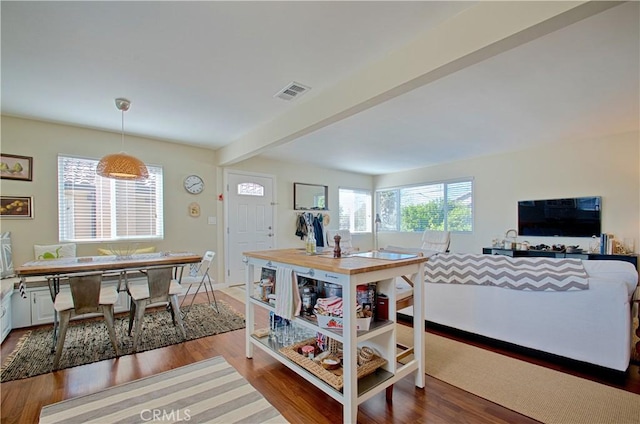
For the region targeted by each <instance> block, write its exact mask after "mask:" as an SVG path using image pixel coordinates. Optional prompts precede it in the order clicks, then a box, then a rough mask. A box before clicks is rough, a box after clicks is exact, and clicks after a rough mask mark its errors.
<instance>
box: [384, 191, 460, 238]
mask: <svg viewBox="0 0 640 424" xmlns="http://www.w3.org/2000/svg"><path fill="white" fill-rule="evenodd" d="M376 205H377V211H378V213H379V214H380V219H381V221H382V222H381V224H380V231H406V232H411V231H424V230H427V229H429V230H445V231H458V232H471V231H473V181H472V180H459V181H451V182H441V183H435V184H424V185H419V186H409V187H401V188H394V189H388V190H379V191H377V192H376Z"/></svg>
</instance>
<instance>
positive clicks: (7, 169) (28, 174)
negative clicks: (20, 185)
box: [0, 153, 33, 181]
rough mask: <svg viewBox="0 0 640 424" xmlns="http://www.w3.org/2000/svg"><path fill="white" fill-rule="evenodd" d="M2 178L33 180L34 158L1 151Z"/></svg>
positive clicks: (0, 171) (0, 176)
mask: <svg viewBox="0 0 640 424" xmlns="http://www.w3.org/2000/svg"><path fill="white" fill-rule="evenodd" d="M0 178H2V179H7V180H22V181H31V180H32V179H33V158H32V157H30V156H18V155H9V154H6V153H0Z"/></svg>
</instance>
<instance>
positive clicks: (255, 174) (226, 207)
mask: <svg viewBox="0 0 640 424" xmlns="http://www.w3.org/2000/svg"><path fill="white" fill-rule="evenodd" d="M230 174H236V175H243V176H248V177H261V178H269V179H271V183H272V187H271V201H270V203H271V209H272V210H271V220H272V221H273V223H272V228H273V243H272V245H273V248H274V249H276V248H277V246H278V228H277V222H278V220H277V219H276V210H277V209H276V206H277V205H278V201H277V198H278V191H277V187H278V184H277V182H276V176H275V175H273V174H265V173H262V172H251V171H244V170H240V169H233V168H224V170H223V173H222V188H223V189H222V192H223V193H224V196H225V200H226V199H229V175H230ZM222 203H223V216H224V229H223V231H222V239H223V243H224V271H223V273H224V282H225V286H226V287H229V285H230V283H231V282H230V281H229V277H230V275H229V274H230V269H231V268H230V263H229V261H230V260H231V255H230V254H229V231H230V230H229V202H228V200H227V201H223V202H222Z"/></svg>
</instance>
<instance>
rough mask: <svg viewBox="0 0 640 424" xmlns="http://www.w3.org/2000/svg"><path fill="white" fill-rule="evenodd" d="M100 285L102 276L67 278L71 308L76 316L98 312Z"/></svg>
mask: <svg viewBox="0 0 640 424" xmlns="http://www.w3.org/2000/svg"><path fill="white" fill-rule="evenodd" d="M101 285H102V274H89V275H77V276H69V287H70V288H71V296H72V297H73V307H74V309H75V313H76V314H77V315H82V314H86V313H89V312H97V311H98V310H99V308H98V306H99V305H100V287H101Z"/></svg>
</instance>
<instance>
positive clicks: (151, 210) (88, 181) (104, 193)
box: [56, 154, 164, 243]
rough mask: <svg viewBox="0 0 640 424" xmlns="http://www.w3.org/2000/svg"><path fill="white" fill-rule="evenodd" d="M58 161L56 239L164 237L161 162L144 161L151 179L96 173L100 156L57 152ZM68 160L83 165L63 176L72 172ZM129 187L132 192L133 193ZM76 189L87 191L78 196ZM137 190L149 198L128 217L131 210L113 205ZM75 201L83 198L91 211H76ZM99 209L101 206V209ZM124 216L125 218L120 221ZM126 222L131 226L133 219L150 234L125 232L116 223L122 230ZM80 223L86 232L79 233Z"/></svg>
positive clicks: (133, 195)
mask: <svg viewBox="0 0 640 424" xmlns="http://www.w3.org/2000/svg"><path fill="white" fill-rule="evenodd" d="M57 161H58V162H57V176H58V181H57V186H56V190H57V196H58V239H59V242H73V243H118V242H137V241H144V240H152V241H158V240H163V239H164V170H163V168H162V167H161V166H158V165H150V164H146V165H147V169H148V170H149V175H150V179H148V180H145V181H126V180H115V179H110V178H104V177H101V176H99V175H97V174H96V173H95V168H96V166H97V165H98V162H99V159H95V158H89V157H82V156H73V155H66V154H58V158H57ZM67 161H78V162H77V163H78V167H79V168H80V167H82V168H83V169H81V170H80V171H76V172H78V173H77V175H70V176H68V177H67V178H65V177H64V175H66V173H69V172H73V171H70V170H69V169H68V168H65V167H66V166H69V164H68V163H65V162H67ZM69 180H73V181H69ZM129 190H132V191H135V192H133V193H132V192H130V191H129ZM76 191H77V192H83V191H87V192H88V193H89V195H88V196H87V197H86V198H82V197H81V196H80V197H78V196H76V193H75V192H76ZM137 193H141V194H143V195H145V197H146V198H147V199H150V201H149V203H148V206H146V205H144V203H142V204H141V207H142V209H141V210H140V213H139V214H138V215H137V216H136V215H134V216H133V217H132V218H130V217H131V215H130V214H128V213H126V214H123V213H122V210H119V209H118V208H117V207H116V205H119V204H121V203H122V201H123V200H126V201H131V200H132V198H133V200H137V199H139V198H141V197H139V196H138V194H137ZM91 197H93V199H91ZM100 197H102V200H100ZM145 197H142V198H143V199H144V198H145ZM78 202H83V203H84V206H86V207H88V208H89V209H90V212H78V213H77V214H76V211H75V209H76V207H77V205H78ZM145 206H146V210H145ZM100 209H102V213H101V212H100ZM66 211H69V212H66ZM83 214H86V215H83ZM123 217H124V218H126V220H125V221H122V219H123ZM105 221H108V222H109V224H107V225H106V226H101V223H102V222H105ZM145 221H146V222H145ZM129 223H131V225H134V226H135V225H136V223H140V226H141V227H142V228H145V227H146V228H148V232H149V234H134V235H128V234H125V233H123V231H122V228H119V227H118V225H121V226H122V225H124V226H125V230H124V231H125V232H128V231H129V227H128V225H130V224H129ZM82 226H85V230H84V231H85V233H84V235H79V234H80V230H79V228H81V227H82ZM86 228H89V230H87V229H86ZM105 228H106V229H107V230H105ZM87 232H88V233H90V234H89V237H87V236H86V234H87ZM91 233H92V234H91ZM107 233H108V234H107Z"/></svg>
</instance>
